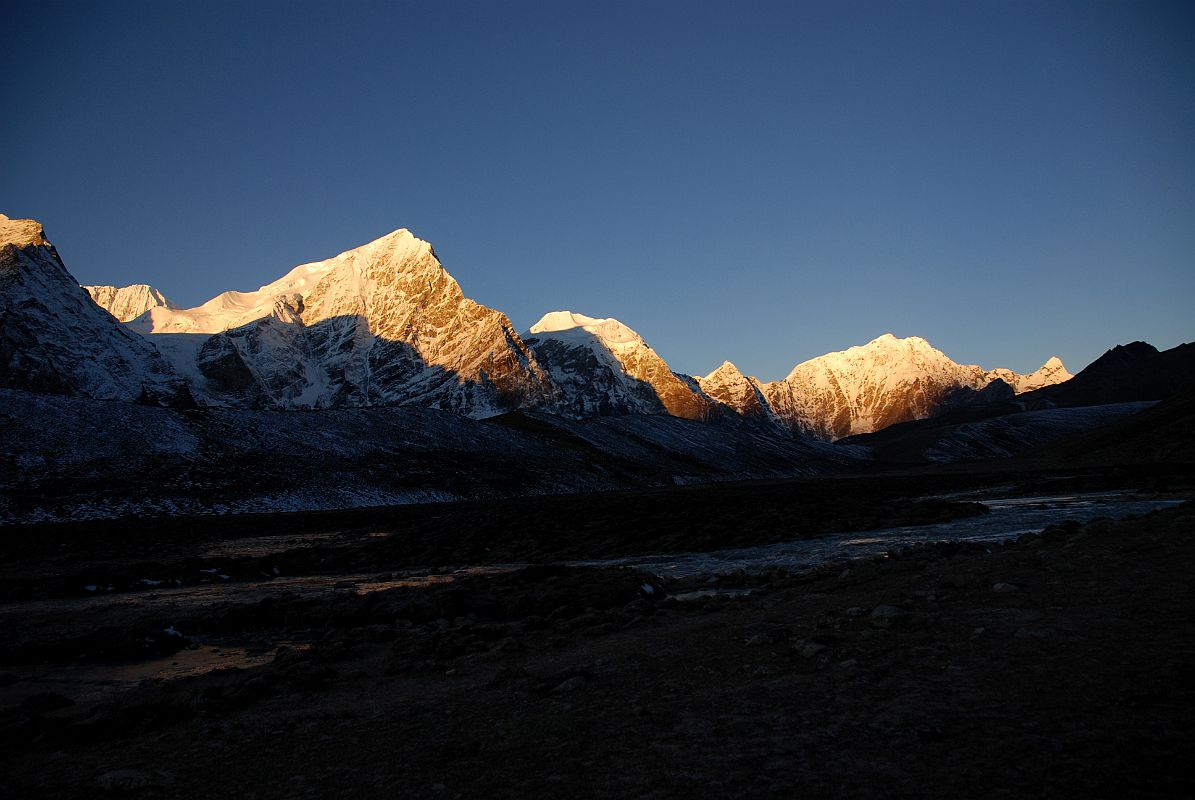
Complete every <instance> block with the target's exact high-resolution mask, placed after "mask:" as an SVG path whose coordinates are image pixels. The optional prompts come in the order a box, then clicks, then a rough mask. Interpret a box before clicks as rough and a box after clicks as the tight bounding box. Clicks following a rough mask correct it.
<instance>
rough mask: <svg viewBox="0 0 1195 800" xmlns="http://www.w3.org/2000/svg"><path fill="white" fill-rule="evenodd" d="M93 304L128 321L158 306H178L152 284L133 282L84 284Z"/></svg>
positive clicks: (123, 320) (170, 307) (173, 307)
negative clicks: (112, 284)
mask: <svg viewBox="0 0 1195 800" xmlns="http://www.w3.org/2000/svg"><path fill="white" fill-rule="evenodd" d="M83 288H84V289H85V290H86V291H87V293H88V294H89V295H91V299H92V300H94V301H95V304H96V305H97V306H99V307H100V308H102V309H104V310H105V311H107V312H108V313H109V314H111V315H112V316H114V317H116V318H117V319H118V320H120V321H121V322H130V321H132V320H135V319H137V317H139V316H141V315H142V314H144V313H145V312H146V311H149V310H150V309H151V308H158V307H159V306H161V307H165V308H169V309H175V308H178V306H176V305H174V303H171V302H170V301H169V300H167V299H166V296H165V295H164V294H162V293H161V292H159V291H158V290H157V289H155V288H154V287H152V286H149V285H147V284H144V283H134V284H133V285H132V286H122V287H120V288H119V289H118V288H117V287H115V286H84V287H83Z"/></svg>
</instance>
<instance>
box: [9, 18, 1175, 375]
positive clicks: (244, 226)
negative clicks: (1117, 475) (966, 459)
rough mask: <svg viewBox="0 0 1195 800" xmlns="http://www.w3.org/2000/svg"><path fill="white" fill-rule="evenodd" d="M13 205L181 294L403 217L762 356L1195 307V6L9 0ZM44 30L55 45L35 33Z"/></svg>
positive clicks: (1034, 357)
mask: <svg viewBox="0 0 1195 800" xmlns="http://www.w3.org/2000/svg"><path fill="white" fill-rule="evenodd" d="M4 17H5V29H6V33H7V34H8V37H7V40H6V42H7V45H6V47H5V48H4V49H3V51H0V82H2V83H3V87H4V93H5V99H6V108H7V109H8V111H9V114H10V118H11V121H12V122H11V123H10V124H9V125H8V126H6V130H5V133H4V142H3V147H0V174H2V175H4V181H3V185H0V210H2V211H4V212H5V213H8V214H10V215H13V216H16V217H31V218H34V219H38V220H39V221H41V222H42V223H43V224H45V225H46V226H47V227H48V228H49V236H50V238H51V240H52V241H54V242H55V243H56V244H57V245H58V246H59V247H60V249H61V250H62V253H63V258H64V260H65V262H66V263H67V266H68V268H69V269H71V271H72V273H73V274H74V275H75V276H76V277H77V278H78V280H79V281H80V282H81V283H86V284H108V285H120V286H123V285H128V284H131V283H139V282H148V283H151V284H153V285H154V286H156V287H157V288H159V289H160V290H161V291H163V292H164V293H165V294H166V295H167V296H168V297H170V298H171V300H172V301H174V302H177V303H179V304H180V305H183V306H186V307H193V306H194V305H197V304H198V303H202V302H203V301H205V300H207V299H210V298H211V297H212V296H215V295H216V294H218V293H220V292H222V291H225V290H229V289H242V290H243V288H244V287H247V286H248V287H254V286H260V285H263V284H266V283H269V282H270V281H272V280H274V279H275V278H277V277H278V276H279V275H281V274H283V272H284V271H285V270H286V269H288V268H290V267H291V266H294V265H297V264H301V263H305V262H310V261H316V260H321V259H324V258H328V257H330V256H332V255H335V254H336V253H339V252H343V251H344V250H347V249H351V248H353V247H356V246H358V245H359V244H362V243H364V242H368V241H371V240H372V239H374V238H377V236H379V235H381V234H383V233H385V232H387V231H391V230H394V229H395V228H399V227H406V228H408V229H410V230H412V231H414V232H415V233H416V234H417V235H419V236H420V237H421V238H423V239H425V240H427V241H430V242H432V243H433V245H434V246H435V248H436V252H437V254H438V255H439V256H440V258H441V259H442V263H443V264H444V266H445V268H446V269H447V270H448V271H449V272H450V273H451V274H452V275H453V276H454V277H455V278H456V279H457V280H458V281H459V283H460V284H461V286H462V288H463V289H464V291H465V293H466V295H467V296H469V297H471V298H473V299H475V300H476V301H477V302H479V303H482V304H483V305H486V306H489V307H491V308H495V309H498V310H500V311H502V312H503V313H504V314H506V315H507V316H508V317H509V318H510V319H511V320H512V323H513V324H514V325H515V327H516V328H517V329H519V330H520V331H523V330H526V329H527V327H529V326H530V325H531V324H532V323H533V322H535V321H536V319H538V317H539V315H541V314H543V313H545V312H546V311H550V310H557V309H571V310H574V311H577V312H579V313H585V314H589V315H595V316H603V317H605V316H609V317H614V318H617V319H619V320H622V321H623V322H624V323H626V324H627V325H629V326H631V327H632V328H634V329H635V330H636V331H637V332H638V333H639V334H640V335H642V336H643V338H644V339H645V340H646V341H647V342H649V343H650V344H651V346H652V347H653V348H654V349H655V350H656V351H657V352H658V353H659V354H660V355H661V356H662V357H664V358H665V359H666V360H667V361H668V363H669V364H670V365H671V366H672V367H673V368H674V369H676V370H677V371H679V372H684V373H687V374H694V375H704V374H707V373H708V372H709V371H710V370H712V369H714V368H716V366H717V365H719V364H721V363H722V361H724V360H730V361H733V362H734V363H735V364H736V365H737V366H738V367H739V368H740V369H741V370H742V371H743V372H745V373H747V374H750V375H754V376H757V377H759V378H760V379H761V380H775V379H778V378H779V377H783V376H784V375H786V374H787V373H788V371H789V370H791V368H792V366H793V365H795V364H796V363H799V362H801V361H805V360H807V359H809V358H814V357H817V356H819V355H822V354H824V353H828V352H834V351H839V350H842V349H845V348H846V347H849V346H852V345H857V344H862V343H864V342H867V341H870V340H872V339H874V338H875V337H876V336H878V335H880V334H882V333H885V332H891V333H893V334H895V335H898V336H902V337H907V336H910V335H915V336H921V337H923V338H925V339H926V340H928V341H929V342H931V343H932V344H933V345H934V346H935V347H936V348H938V349H940V350H941V351H943V352H944V353H946V354H947V355H948V356H950V357H951V358H952V359H955V360H957V361H959V362H960V363H967V364H979V365H983V366H984V367H986V368H994V367H1006V368H1009V369H1013V370H1015V371H1016V372H1019V373H1025V372H1032V371H1033V370H1035V369H1037V368H1038V367H1039V366H1040V365H1041V364H1042V362H1043V361H1044V360H1045V359H1046V358H1048V357H1049V356H1051V355H1057V356H1059V357H1060V358H1061V359H1062V360H1063V361H1064V363H1066V365H1067V367H1068V369H1070V370H1071V371H1072V372H1077V371H1078V370H1079V369H1081V368H1082V367H1083V366H1085V365H1087V364H1089V363H1090V362H1091V361H1093V360H1094V359H1096V358H1098V357H1099V355H1100V354H1102V353H1103V352H1104V351H1105V350H1107V349H1108V348H1110V347H1113V346H1115V345H1117V344H1124V343H1127V342H1131V341H1135V340H1142V341H1148V342H1150V343H1151V344H1153V345H1155V346H1156V347H1158V348H1159V349H1168V348H1170V347H1173V346H1174V345H1176V344H1178V343H1180V342H1183V341H1189V340H1191V339H1192V338H1195V331H1193V328H1195V325H1193V321H1192V318H1191V317H1192V315H1191V308H1195V147H1192V146H1191V145H1192V142H1195V48H1192V47H1190V42H1191V41H1192V40H1195V5H1192V4H1191V3H1186V2H1176V1H1174V0H1143V2H1138V3H1131V4H1126V3H1120V2H1111V1H1109V2H1105V1H1104V0H1082V1H1079V0H1057V2H1051V3H1048V4H1041V3H1032V2H1022V1H1021V0H1010V2H1007V3H999V4H977V3H964V4H959V3H952V2H946V1H945V0H914V2H910V3H900V4H893V3H889V2H882V1H881V0H860V2H858V3H851V4H838V3H830V2H822V1H816V0H811V1H810V2H791V3H775V2H762V1H761V2H748V3H746V4H740V5H736V6H734V7H733V8H731V7H728V6H726V5H724V4H720V3H707V2H701V0H698V1H697V2H687V3H680V2H667V1H666V0H664V1H662V2H658V3H650V4H642V3H634V2H629V1H628V0H609V2H602V3H592V4H585V3H578V4H555V5H551V4H550V5H546V6H545V5H544V4H537V3H530V2H521V0H511V2H508V3H502V4H487V3H483V2H473V1H472V0H460V2H454V3H418V2H413V3H401V4H390V3H381V2H370V1H369V0H362V2H357V3H353V4H349V5H347V6H343V7H330V6H327V5H326V4H319V3H315V2H311V1H309V0H297V1H296V2H289V3H280V2H273V1H272V0H263V2H260V3H254V4H249V5H245V4H234V3H227V2H217V3H198V2H185V1H184V2H178V3H153V2H145V1H144V0H130V2H128V3H121V4H79V3H71V2H58V0H39V1H38V2H29V1H28V0H13V2H9V3H7V4H6V5H5V14H4ZM47 43H53V44H52V46H53V48H54V49H53V57H48V51H47V47H48V44H47Z"/></svg>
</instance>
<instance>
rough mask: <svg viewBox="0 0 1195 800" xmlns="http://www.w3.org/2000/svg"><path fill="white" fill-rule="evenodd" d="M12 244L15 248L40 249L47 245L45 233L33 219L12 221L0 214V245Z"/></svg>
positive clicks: (40, 225)
mask: <svg viewBox="0 0 1195 800" xmlns="http://www.w3.org/2000/svg"><path fill="white" fill-rule="evenodd" d="M6 244H13V245H16V246H17V247H30V246H32V247H40V246H42V245H47V244H49V242H48V241H46V231H45V229H44V228H43V227H42V224H41V223H40V222H38V221H37V220H35V219H12V218H10V217H9V216H7V215H6V214H0V245H6Z"/></svg>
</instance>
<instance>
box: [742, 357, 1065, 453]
mask: <svg viewBox="0 0 1195 800" xmlns="http://www.w3.org/2000/svg"><path fill="white" fill-rule="evenodd" d="M1069 377H1070V375H1069V373H1067V372H1066V368H1065V367H1063V366H1062V362H1061V361H1059V360H1058V359H1057V358H1052V359H1050V361H1048V362H1047V363H1046V364H1045V365H1044V366H1043V367H1042V368H1041V369H1039V370H1037V371H1036V372H1034V373H1031V374H1029V375H1018V374H1016V373H1013V372H1012V371H1011V370H1003V369H1001V370H985V369H983V368H982V367H978V366H975V365H967V364H957V363H955V362H954V361H952V360H951V359H950V358H949V357H948V356H947V355H946V354H945V353H943V352H941V351H940V350H937V349H936V348H934V347H933V346H931V345H930V344H929V342H927V341H926V340H925V339H922V338H920V337H918V336H912V337H909V338H907V339H897V338H896V337H895V336H893V335H892V334H884V335H883V336H880V337H879V338H877V339H873V340H872V341H870V342H868V343H867V344H865V345H862V346H859V347H851V348H849V349H847V350H844V351H841V352H837V353H828V354H826V355H824V356H819V357H818V358H814V359H810V360H809V361H805V362H803V363H801V364H798V365H797V366H796V367H794V368H793V370H792V372H790V373H789V374H788V377H786V378H785V379H784V380H782V381H777V382H775V383H768V384H763V385H762V387H761V388H762V391H763V394H764V396H765V398H766V399H767V402H768V404H769V405H770V406H771V408H772V411H773V412H774V413H775V415H776V416H777V417H778V418H779V419H780V420H781V421H782V422H783V423H784V424H785V425H786V426H788V427H789V428H792V429H794V430H800V431H804V432H807V433H810V434H812V435H814V436H817V437H818V438H822V439H839V438H842V437H844V436H850V435H853V434H859V433H870V432H872V431H877V430H880V429H881V428H884V427H887V426H889V425H893V424H896V423H898V422H906V421H908V420H912V419H923V418H925V417H929V416H932V415H933V414H935V413H936V412H937V411H938V410H940V409H941V408H943V407H944V405H945V404H946V403H947V402H948V400H949V399H950V398H951V396H952V395H953V394H954V393H955V392H957V391H958V390H959V389H974V390H979V389H983V388H984V387H986V386H987V385H988V384H990V383H992V381H994V380H996V379H1000V380H1003V381H1004V382H1005V383H1007V384H1008V385H1009V386H1011V387H1013V388H1014V389H1017V387H1020V386H1029V385H1034V384H1037V383H1040V382H1043V381H1053V382H1057V381H1059V380H1065V379H1067V378H1069Z"/></svg>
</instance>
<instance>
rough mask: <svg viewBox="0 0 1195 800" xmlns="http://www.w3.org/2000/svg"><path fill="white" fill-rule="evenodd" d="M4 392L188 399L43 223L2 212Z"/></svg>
mask: <svg viewBox="0 0 1195 800" xmlns="http://www.w3.org/2000/svg"><path fill="white" fill-rule="evenodd" d="M0 386H3V387H6V388H14V389H25V390H28V391H35V392H44V393H49V394H65V395H74V396H78V397H89V398H95V399H102V400H141V401H146V402H153V403H162V404H169V403H175V402H182V400H183V397H181V396H180V394H185V392H183V386H182V383H181V381H180V380H179V378H178V376H177V375H176V374H175V373H174V371H173V370H172V369H171V368H170V365H169V364H168V363H167V362H166V361H165V359H163V358H162V357H161V355H160V354H159V353H158V351H157V350H155V349H154V347H153V346H152V345H150V344H148V343H146V342H145V341H144V340H143V339H141V337H139V336H137V335H136V334H134V333H131V332H130V331H128V330H126V329H125V328H124V327H122V326H121V325H120V324H119V323H118V322H117V321H116V320H115V319H113V318H112V316H111V315H109V314H108V313H107V312H106V311H104V310H103V309H101V308H100V307H99V306H97V305H96V304H95V303H93V302H92V300H91V298H90V297H89V296H88V294H87V292H85V291H84V290H83V289H82V288H81V287H80V286H79V282H78V281H76V280H75V279H74V278H73V277H71V274H70V273H69V272H67V270H66V267H65V266H64V265H63V263H62V260H61V259H60V258H59V257H58V251H57V250H56V249H55V248H54V245H52V244H51V243H50V242H49V241H48V240H47V239H46V237H45V232H44V231H43V230H42V226H41V225H40V224H39V223H37V222H35V221H34V220H30V219H9V218H8V217H7V216H4V215H2V214H0Z"/></svg>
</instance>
